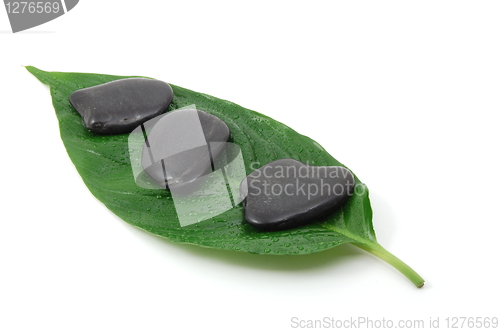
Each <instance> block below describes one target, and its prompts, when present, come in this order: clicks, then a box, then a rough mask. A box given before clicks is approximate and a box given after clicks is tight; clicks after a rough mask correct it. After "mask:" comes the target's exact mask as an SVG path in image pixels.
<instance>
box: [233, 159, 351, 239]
mask: <svg viewBox="0 0 500 332" xmlns="http://www.w3.org/2000/svg"><path fill="white" fill-rule="evenodd" d="M354 183H355V181H354V176H353V175H352V173H351V172H350V171H349V170H348V169H347V168H345V167H340V166H309V165H306V164H304V163H302V162H300V161H297V160H294V159H280V160H276V161H273V162H271V163H269V164H267V165H264V166H262V167H260V168H258V169H256V170H254V171H253V172H252V173H250V174H249V175H248V176H247V177H246V178H245V180H244V181H243V182H242V183H241V185H240V194H241V195H242V197H245V196H246V198H245V201H244V206H245V219H246V221H247V222H248V223H249V224H251V225H253V226H255V227H258V228H261V229H264V230H281V229H288V228H294V227H298V226H301V225H304V224H306V223H310V222H313V221H314V220H317V218H318V217H320V216H323V215H325V214H327V213H330V212H332V211H333V210H335V209H336V208H338V207H339V206H340V205H341V204H342V203H344V202H345V201H346V200H347V198H348V197H349V196H350V195H352V193H353V189H354Z"/></svg>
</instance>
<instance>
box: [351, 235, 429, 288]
mask: <svg viewBox="0 0 500 332" xmlns="http://www.w3.org/2000/svg"><path fill="white" fill-rule="evenodd" d="M352 244H353V245H355V246H356V247H358V248H361V249H363V250H365V251H367V252H369V253H370V254H372V255H374V256H377V257H378V258H380V259H382V260H384V261H386V262H387V263H389V264H391V265H392V266H393V267H394V268H396V269H397V270H398V271H399V272H401V273H402V274H403V275H404V276H405V277H407V278H408V279H410V281H411V282H413V284H414V285H415V286H417V287H418V288H422V287H423V286H424V279H423V278H422V277H421V276H420V275H419V274H418V273H417V272H415V271H414V270H413V269H412V268H411V267H409V266H408V265H406V263H405V262H403V261H402V260H400V259H399V258H397V257H396V256H394V255H393V254H391V253H390V252H389V251H387V250H386V249H385V248H384V247H382V246H381V245H380V244H378V243H373V244H371V243H370V245H364V244H358V243H352Z"/></svg>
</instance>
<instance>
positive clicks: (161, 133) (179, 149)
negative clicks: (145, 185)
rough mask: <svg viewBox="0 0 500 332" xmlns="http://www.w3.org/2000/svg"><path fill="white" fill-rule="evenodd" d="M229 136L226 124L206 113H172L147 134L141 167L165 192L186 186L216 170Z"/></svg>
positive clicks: (190, 111)
mask: <svg viewBox="0 0 500 332" xmlns="http://www.w3.org/2000/svg"><path fill="white" fill-rule="evenodd" d="M151 121H155V120H151ZM229 134H230V132H229V128H228V126H227V125H226V124H225V123H224V121H222V120H221V119H219V118H218V117H216V116H214V115H211V114H209V113H206V112H204V111H200V110H195V109H183V110H177V111H173V112H169V113H167V114H165V115H163V116H162V117H161V119H159V120H158V121H157V122H156V123H155V124H154V125H153V126H152V128H151V130H150V131H149V133H148V134H147V141H146V143H145V146H144V148H143V150H142V160H141V162H142V167H143V169H144V170H145V171H146V173H147V174H148V175H149V176H150V177H151V178H152V179H153V180H154V181H155V182H156V183H157V184H158V185H160V186H161V187H163V188H165V189H167V188H175V187H180V186H183V185H186V184H188V183H190V182H192V181H194V180H196V179H198V178H199V177H201V176H203V175H206V174H208V173H210V172H212V171H213V170H214V167H215V166H217V164H219V162H218V161H217V158H218V156H219V154H220V152H221V151H222V150H223V149H224V144H222V143H220V142H226V141H227V140H228V139H229Z"/></svg>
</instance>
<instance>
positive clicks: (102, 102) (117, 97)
mask: <svg viewBox="0 0 500 332" xmlns="http://www.w3.org/2000/svg"><path fill="white" fill-rule="evenodd" d="M173 95H174V94H173V91H172V88H171V87H170V85H168V84H167V83H165V82H163V81H159V80H152V79H147V78H126V79H121V80H117V81H112V82H109V83H105V84H100V85H96V86H93V87H90V88H85V89H81V90H77V91H75V92H73V93H72V94H71V96H70V97H69V101H70V102H71V105H73V107H74V108H75V109H76V110H77V111H78V113H80V115H81V116H82V118H83V123H84V124H85V126H86V127H87V128H88V129H90V130H92V131H94V132H96V133H98V134H114V135H117V134H125V133H130V132H131V131H132V130H133V129H134V128H136V127H137V126H139V125H140V124H142V123H144V122H145V121H147V120H149V119H152V118H154V117H155V116H158V115H160V114H161V113H163V112H164V111H165V110H166V109H167V107H168V106H169V105H170V102H171V101H172V98H173Z"/></svg>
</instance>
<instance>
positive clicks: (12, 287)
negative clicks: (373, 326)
mask: <svg viewBox="0 0 500 332" xmlns="http://www.w3.org/2000/svg"><path fill="white" fill-rule="evenodd" d="M499 17H500V3H499V2H497V1H411V2H408V1H343V2H340V1H310V2H307V3H306V2H305V1H301V2H297V1H252V2H248V3H246V4H243V3H240V2H236V1H199V2H195V1H170V0H169V1H152V0H149V1H146V0H144V1H140V2H136V1H123V0H121V1H118V0H113V1H111V0H108V1H98V0H82V1H80V3H79V4H78V5H77V6H76V7H75V8H74V9H73V10H72V11H70V12H69V13H68V14H66V15H64V16H62V17H60V18H58V19H56V20H54V21H52V22H49V23H47V24H44V25H41V26H39V27H35V28H33V29H31V30H28V31H26V32H21V33H18V34H12V33H11V32H10V31H9V30H10V26H9V23H8V20H7V15H6V13H5V11H4V10H3V8H0V45H1V52H0V59H1V67H0V74H1V75H0V91H1V92H0V93H1V95H0V112H1V113H0V114H1V119H2V122H1V125H2V126H3V127H2V130H1V131H0V135H1V137H0V141H1V142H2V145H1V147H2V149H1V151H0V156H1V157H0V158H1V163H0V168H1V175H2V182H1V184H0V188H1V193H2V198H1V208H2V212H1V217H0V218H1V219H0V331H9V332H10V331H188V330H189V331H196V330H198V331H206V330H214V331H215V330H217V331H256V330H257V329H259V330H263V331H288V330H296V329H293V328H292V327H291V319H292V317H298V319H303V320H307V319H323V318H324V317H334V318H335V319H349V318H350V317H359V316H364V317H368V318H370V319H372V320H381V319H382V318H385V319H391V320H393V321H394V322H395V324H396V323H397V321H398V320H400V319H404V320H406V319H408V320H419V319H422V320H424V322H425V326H426V327H428V325H429V318H430V317H432V318H433V319H435V318H437V317H440V327H441V328H444V327H445V323H446V321H445V318H446V317H453V316H466V317H478V316H481V317H493V316H496V317H498V316H500V312H499V308H500V305H499V298H500V292H499V277H500V275H499V272H498V270H499V269H498V264H499V263H498V254H499V250H498V244H497V243H498V234H499V231H500V226H499V222H500V217H499V214H498V206H499V198H500V194H499V192H500V190H499V185H500V176H499V170H500V162H499V158H498V153H499V152H498V150H499V149H498V145H499V142H500V140H499V139H500V137H499V136H500V135H499V133H498V131H499V130H498V128H499V120H498V116H497V115H498V113H499V111H500V43H499V42H500V38H499V37H500V19H499ZM24 65H33V66H37V67H39V68H41V69H43V70H49V71H50V70H54V71H75V72H96V73H105V74H117V75H145V76H150V77H155V78H158V79H162V80H165V81H167V82H170V83H173V84H176V85H180V86H183V87H186V88H189V89H192V90H195V91H200V92H204V93H208V94H211V95H214V96H216V97H219V98H223V99H227V100H230V101H233V102H236V103H238V104H240V105H243V106H245V107H248V108H250V109H253V110H256V111H259V112H261V113H264V114H266V115H268V116H270V117H272V118H274V119H276V120H278V121H281V122H284V123H285V124H287V125H288V126H290V127H292V128H294V129H295V130H297V131H298V132H300V133H302V134H305V135H307V136H310V137H312V138H313V139H315V140H316V141H318V142H319V143H320V144H322V145H323V146H324V147H325V148H326V149H327V150H328V151H329V152H330V153H331V154H332V155H334V156H335V157H336V158H337V159H338V160H340V161H341V162H343V163H344V164H346V165H348V166H349V167H350V168H351V169H353V170H354V171H355V172H356V174H357V175H358V176H359V177H360V178H361V179H362V180H363V181H364V182H365V183H366V184H367V185H368V187H369V188H370V189H371V199H372V206H373V210H374V225H375V230H376V232H377V236H378V239H379V242H380V243H381V244H382V245H383V246H384V247H386V248H387V249H388V250H389V251H391V252H393V253H394V254H395V255H396V256H398V257H400V258H401V259H402V260H404V261H405V262H407V263H408V264H409V265H410V266H412V267H413V268H414V269H415V270H416V271H418V272H419V273H420V274H421V275H422V276H423V277H424V278H425V280H426V281H427V282H426V285H425V287H424V288H422V289H417V288H416V287H414V286H413V285H412V284H411V283H410V282H409V281H408V280H407V279H406V278H404V277H403V276H402V275H401V274H400V273H398V272H397V271H396V270H395V269H393V268H392V267H391V266H389V265H388V264H386V263H384V262H383V261H381V260H380V259H377V258H375V257H373V256H371V255H369V254H368V253H365V252H363V251H361V250H358V249H357V248H355V247H353V246H351V245H343V246H340V247H337V248H334V249H332V250H328V251H325V252H321V253H318V254H313V255H306V256H296V257H293V256H289V257H275V256H257V255H251V254H245V253H236V252H224V251H220V250H211V249H204V248H198V247H194V246H191V245H178V244H173V243H171V242H169V241H168V240H162V239H159V238H156V237H154V236H151V235H149V234H147V233H145V232H143V231H141V230H139V229H136V228H133V227H132V226H130V225H128V224H126V223H125V222H123V221H122V220H120V219H119V218H117V217H116V216H114V215H113V214H112V213H111V212H109V211H108V210H107V209H106V208H105V207H104V205H102V204H101V203H100V202H99V201H97V200H96V199H95V198H94V197H93V196H92V195H91V194H90V192H89V191H88V190H87V189H86V187H85V186H84V184H83V182H82V180H81V179H80V177H79V175H78V173H77V172H76V171H75V169H74V166H73V165H72V163H71V162H70V160H69V158H68V157H67V154H66V152H65V149H64V146H63V144H62V142H61V140H60V138H59V131H58V123H57V119H56V116H55V113H54V110H53V108H52V105H51V99H50V94H49V91H48V88H47V87H46V86H44V85H42V84H41V83H39V82H38V81H37V80H36V79H35V78H34V77H33V76H32V75H30V74H29V73H28V72H27V71H26V70H25V69H24V68H23V67H22V66H24Z"/></svg>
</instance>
